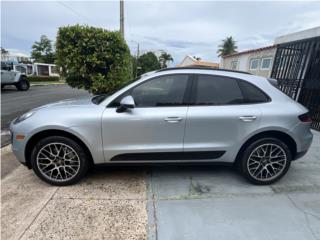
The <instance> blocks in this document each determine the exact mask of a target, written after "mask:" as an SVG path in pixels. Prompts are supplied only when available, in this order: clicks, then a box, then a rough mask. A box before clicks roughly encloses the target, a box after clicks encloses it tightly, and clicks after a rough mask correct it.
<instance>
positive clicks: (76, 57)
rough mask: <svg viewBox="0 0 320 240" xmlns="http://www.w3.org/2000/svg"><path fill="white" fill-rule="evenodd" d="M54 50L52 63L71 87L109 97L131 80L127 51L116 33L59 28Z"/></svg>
mask: <svg viewBox="0 0 320 240" xmlns="http://www.w3.org/2000/svg"><path fill="white" fill-rule="evenodd" d="M56 48H57V51H56V55H57V60H56V63H57V65H58V66H60V67H61V69H62V74H63V75H64V76H65V78H66V82H67V83H68V84H69V85H70V86H72V87H77V88H84V89H86V90H89V91H90V92H92V93H95V94H100V93H110V92H112V91H114V90H115V89H117V87H118V86H120V85H123V84H124V83H125V82H127V81H129V80H130V79H131V77H132V63H131V56H130V50H129V48H128V46H127V44H126V42H125V41H124V40H123V38H122V37H121V35H120V33H119V32H117V31H116V32H112V31H107V30H105V29H102V28H94V27H89V26H81V25H75V26H66V27H60V28H59V31H58V35H57V43H56Z"/></svg>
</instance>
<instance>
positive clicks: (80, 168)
mask: <svg viewBox="0 0 320 240" xmlns="http://www.w3.org/2000/svg"><path fill="white" fill-rule="evenodd" d="M49 144H61V145H63V146H67V147H69V148H70V149H72V150H74V152H75V153H76V155H77V156H76V157H78V158H77V159H79V160H78V162H77V164H79V165H77V173H75V174H74V176H72V178H71V177H70V179H66V180H63V179H57V180H55V179H53V178H50V177H49V176H47V175H45V174H44V173H43V171H41V170H40V168H39V165H40V164H38V160H37V156H38V155H39V156H41V155H40V153H39V152H40V150H41V149H43V148H45V147H46V146H48V145H49ZM50 146H51V145H50ZM58 155H59V154H58ZM39 161H40V160H39ZM63 164H65V163H63ZM89 165H90V161H89V156H88V155H87V153H86V152H85V150H84V149H83V148H82V147H81V145H79V144H78V143H77V142H76V141H74V140H72V139H70V138H67V137H62V136H50V137H46V138H43V139H41V140H40V141H39V142H38V143H37V144H36V145H35V146H34V148H33V150H32V153H31V166H32V169H33V171H34V172H35V174H36V175H37V176H38V177H39V178H40V179H41V180H43V181H45V182H47V183H49V184H51V185H56V186H67V185H72V184H75V183H77V182H79V181H80V180H81V179H82V178H83V177H84V176H85V175H86V173H87V172H88V169H89ZM55 166H57V165H55ZM63 166H65V165H63ZM63 166H61V167H62V168H63ZM42 170H43V169H42ZM69 171H70V170H69ZM59 172H60V170H59ZM75 172H76V171H75ZM64 173H65V176H66V172H64ZM60 175H61V173H60Z"/></svg>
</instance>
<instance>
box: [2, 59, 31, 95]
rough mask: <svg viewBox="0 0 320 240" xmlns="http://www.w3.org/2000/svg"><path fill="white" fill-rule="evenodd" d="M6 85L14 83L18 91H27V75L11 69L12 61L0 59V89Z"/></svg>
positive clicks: (28, 84)
mask: <svg viewBox="0 0 320 240" xmlns="http://www.w3.org/2000/svg"><path fill="white" fill-rule="evenodd" d="M6 85H14V86H16V88H17V89H18V90H20V91H27V90H28V89H29V87H30V83H29V81H28V79H27V76H26V75H25V74H24V73H21V72H19V71H14V70H13V62H4V61H1V89H2V88H3V87H4V86H6Z"/></svg>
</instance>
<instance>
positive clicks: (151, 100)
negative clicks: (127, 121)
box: [131, 75, 188, 107]
mask: <svg viewBox="0 0 320 240" xmlns="http://www.w3.org/2000/svg"><path fill="white" fill-rule="evenodd" d="M187 83H188V75H168V76H162V77H158V78H155V79H153V80H150V81H147V82H145V83H143V84H141V85H139V86H137V87H135V88H133V90H132V92H131V95H132V97H133V99H134V101H135V103H136V106H137V107H156V106H181V105H183V98H184V93H185V91H186V88H187Z"/></svg>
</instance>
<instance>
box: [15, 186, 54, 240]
mask: <svg viewBox="0 0 320 240" xmlns="http://www.w3.org/2000/svg"><path fill="white" fill-rule="evenodd" d="M58 189H59V187H57V188H56V190H55V191H54V192H53V193H52V195H51V196H50V197H49V198H48V200H47V201H46V203H45V204H44V205H43V206H42V208H41V209H40V210H39V212H38V213H37V215H36V216H35V217H34V218H33V220H32V221H31V223H30V224H29V225H28V227H26V229H25V230H24V231H23V232H22V234H21V235H20V237H19V238H18V239H19V240H20V239H21V238H22V237H23V236H24V235H25V234H26V232H27V231H28V230H29V229H30V227H31V226H32V224H33V223H34V222H35V220H36V219H37V218H38V217H39V215H40V213H41V212H42V211H43V209H45V207H46V206H47V205H48V203H49V202H50V201H51V200H52V199H53V196H54V195H55V194H56V192H57V191H58Z"/></svg>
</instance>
